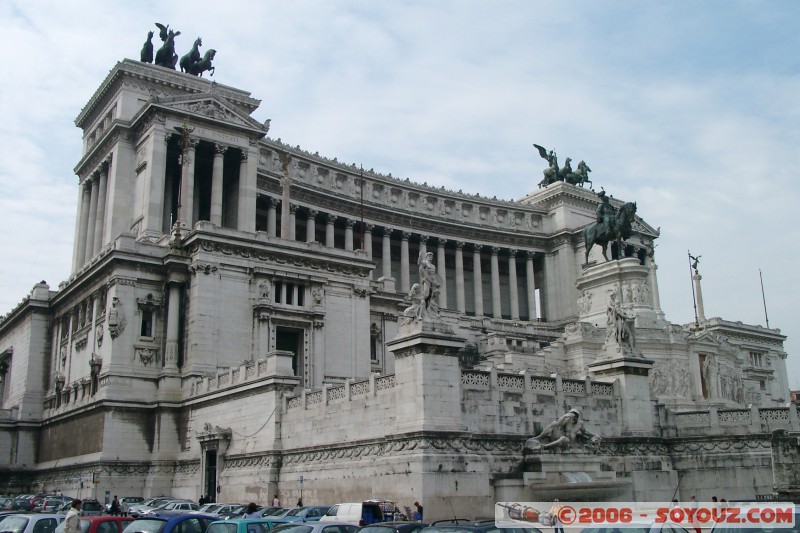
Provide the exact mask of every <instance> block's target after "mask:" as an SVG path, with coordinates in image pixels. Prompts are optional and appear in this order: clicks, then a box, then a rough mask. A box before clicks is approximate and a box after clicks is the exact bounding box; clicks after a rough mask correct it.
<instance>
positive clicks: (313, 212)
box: [308, 209, 319, 218]
mask: <svg viewBox="0 0 800 533" xmlns="http://www.w3.org/2000/svg"><path fill="white" fill-rule="evenodd" d="M318 214H319V210H317V209H309V210H308V218H317V215H318Z"/></svg>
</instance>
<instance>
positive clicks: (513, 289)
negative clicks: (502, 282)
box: [508, 250, 519, 320]
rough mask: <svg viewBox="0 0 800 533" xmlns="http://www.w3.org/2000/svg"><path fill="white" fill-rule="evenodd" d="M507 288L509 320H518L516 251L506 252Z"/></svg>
mask: <svg viewBox="0 0 800 533" xmlns="http://www.w3.org/2000/svg"><path fill="white" fill-rule="evenodd" d="M508 254H509V255H508V288H509V295H510V296H511V298H510V299H509V303H510V304H511V320H519V288H518V287H517V251H516V250H509V251H508Z"/></svg>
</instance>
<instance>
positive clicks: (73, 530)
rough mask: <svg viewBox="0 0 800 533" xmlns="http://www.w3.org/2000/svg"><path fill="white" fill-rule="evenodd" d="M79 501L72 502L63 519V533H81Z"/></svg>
mask: <svg viewBox="0 0 800 533" xmlns="http://www.w3.org/2000/svg"><path fill="white" fill-rule="evenodd" d="M82 504H83V502H82V501H81V500H77V499H76V500H72V507H70V509H69V511H67V516H66V518H64V533H81V505H82Z"/></svg>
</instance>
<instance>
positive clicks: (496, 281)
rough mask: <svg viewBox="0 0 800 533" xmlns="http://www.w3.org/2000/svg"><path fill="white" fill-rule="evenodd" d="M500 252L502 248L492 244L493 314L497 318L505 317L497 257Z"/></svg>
mask: <svg viewBox="0 0 800 533" xmlns="http://www.w3.org/2000/svg"><path fill="white" fill-rule="evenodd" d="M499 253H500V248H498V247H497V246H492V255H491V268H492V316H493V317H495V318H503V308H502V305H501V300H500V265H499V264H498V257H497V255H498V254H499Z"/></svg>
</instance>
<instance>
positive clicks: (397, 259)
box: [257, 197, 542, 320]
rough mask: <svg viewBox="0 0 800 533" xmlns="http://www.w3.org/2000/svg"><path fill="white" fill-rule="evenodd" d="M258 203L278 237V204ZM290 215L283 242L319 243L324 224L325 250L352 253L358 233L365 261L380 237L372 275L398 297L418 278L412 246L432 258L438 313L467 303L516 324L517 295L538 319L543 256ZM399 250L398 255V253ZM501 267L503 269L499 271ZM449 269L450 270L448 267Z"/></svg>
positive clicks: (309, 211) (332, 217)
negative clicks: (390, 282)
mask: <svg viewBox="0 0 800 533" xmlns="http://www.w3.org/2000/svg"><path fill="white" fill-rule="evenodd" d="M262 200H263V201H264V202H265V204H266V217H265V218H266V221H265V222H266V223H265V224H264V221H263V220H262V221H261V222H262V223H261V224H260V226H261V227H264V226H266V231H267V233H268V234H269V235H270V236H273V237H277V236H279V235H277V233H278V225H277V222H276V221H277V217H278V213H279V207H278V206H279V203H280V201H281V200H279V199H277V198H272V197H262ZM289 213H290V220H289V221H288V222H289V223H288V224H286V225H285V226H284V227H282V228H281V229H282V230H284V231H285V232H286V235H281V237H282V238H286V239H290V240H297V237H298V235H297V232H298V229H299V230H300V231H303V230H304V232H305V235H304V236H303V235H301V236H300V238H301V239H302V240H305V241H306V242H314V241H316V240H317V230H318V228H319V225H322V226H323V227H324V243H323V244H324V245H325V246H327V247H329V248H336V247H341V248H343V249H345V250H354V249H355V247H356V244H358V245H359V247H361V242H360V241H361V239H358V243H356V239H355V237H354V235H355V234H356V229H358V230H359V234H363V250H364V251H365V253H366V255H367V257H368V258H369V259H372V258H373V242H374V241H373V237H375V238H379V239H380V240H381V244H380V245H379V246H378V247H377V248H378V249H377V250H374V252H375V253H376V254H380V259H379V260H378V261H377V268H376V274H379V275H380V278H381V279H394V280H396V281H397V284H396V290H397V292H400V293H403V294H406V293H408V292H409V290H410V289H411V285H412V283H413V281H412V280H414V279H416V273H415V270H414V273H413V274H412V269H416V266H413V267H412V263H413V264H416V262H417V258H416V257H412V250H411V247H412V244H411V243H414V244H416V246H417V250H416V251H417V253H425V252H428V251H431V252H433V253H434V257H435V259H434V264H435V265H436V268H437V273H438V275H439V276H440V278H441V285H440V290H439V306H440V307H441V308H448V309H455V310H456V311H458V312H459V313H467V311H468V304H470V308H471V309H470V313H471V314H472V313H474V315H475V316H491V317H494V318H502V317H503V314H504V313H503V310H504V308H505V309H506V310H507V311H508V312H507V314H506V318H510V319H512V320H519V319H520V318H521V316H522V313H521V312H520V309H521V304H520V296H522V298H524V305H525V306H526V309H527V310H528V319H530V320H536V319H541V314H540V312H539V310H538V306H537V298H536V292H537V286H536V277H535V268H536V265H535V260H536V258H537V255H541V254H542V252H537V251H535V250H517V249H512V248H502V247H498V246H490V245H485V244H480V243H467V242H466V241H462V240H457V239H448V238H447V237H445V236H429V235H422V234H414V233H412V232H411V231H408V230H406V229H401V228H391V227H388V226H378V225H376V224H374V223H372V222H366V221H365V222H364V224H363V227H361V223H360V221H359V220H356V219H354V218H347V217H343V216H340V215H336V214H333V213H327V214H323V213H320V211H319V210H317V209H314V208H305V207H301V206H299V205H296V204H291V205H290V208H289ZM298 213H302V214H304V216H305V220H302V219H300V220H298ZM257 226H258V224H257ZM337 230H338V231H337ZM320 232H321V230H320ZM342 233H343V238H342ZM337 236H338V237H339V238H338V239H337ZM398 245H399V246H398ZM398 247H399V250H397V248H398ZM465 251H466V252H467V253H470V254H471V268H467V269H465ZM398 252H399V253H398ZM486 255H488V256H489V269H488V272H484V268H483V266H482V262H483V260H484V259H485V257H486ZM450 259H452V260H450ZM518 259H523V260H524V267H522V264H521V263H522V262H523V261H518ZM503 262H505V263H506V264H505V265H502V266H501V264H502V263H503ZM448 265H450V267H449V268H448ZM503 267H505V268H503ZM501 270H503V271H507V274H505V276H504V278H507V288H506V287H503V285H505V284H501ZM467 274H471V291H469V290H468V281H469V279H468V277H467ZM484 276H488V277H489V280H490V283H489V284H488V290H489V294H488V295H487V296H489V302H491V303H490V308H489V309H484V292H485V291H486V289H487V287H486V286H485V285H484ZM521 280H522V281H524V285H522V286H521V285H520V281H521ZM504 281H505V279H504ZM448 285H450V286H451V288H452V289H454V291H453V292H454V294H453V293H451V292H450V291H449V290H448ZM503 289H505V290H503ZM531 310H532V311H533V312H531Z"/></svg>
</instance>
